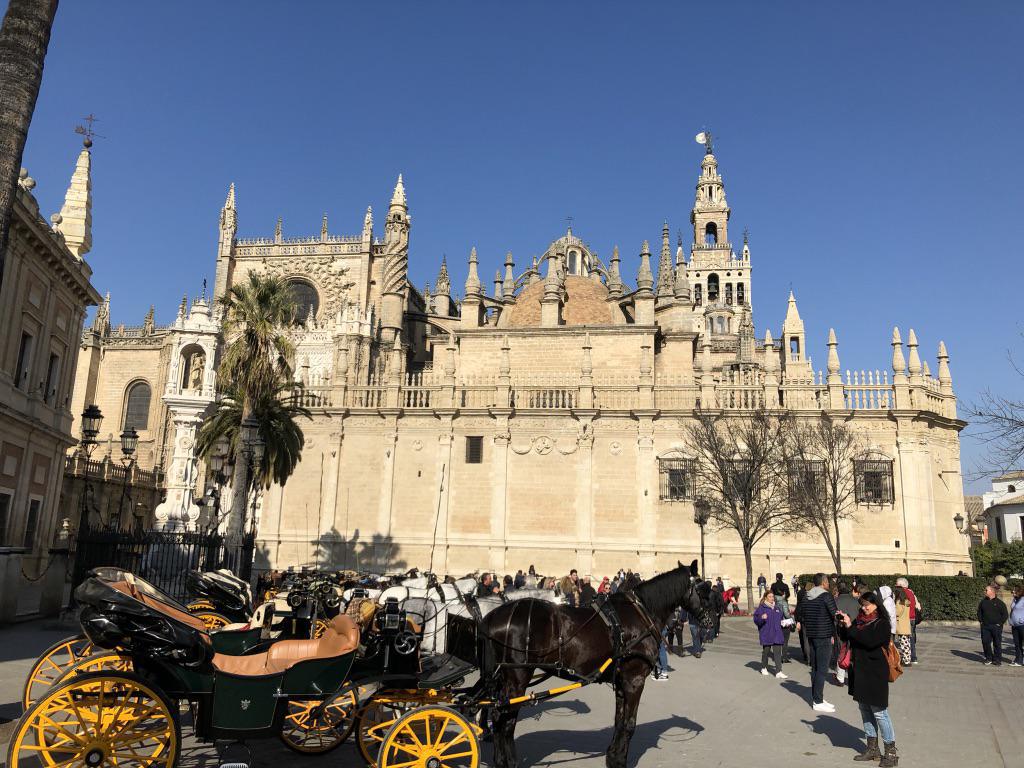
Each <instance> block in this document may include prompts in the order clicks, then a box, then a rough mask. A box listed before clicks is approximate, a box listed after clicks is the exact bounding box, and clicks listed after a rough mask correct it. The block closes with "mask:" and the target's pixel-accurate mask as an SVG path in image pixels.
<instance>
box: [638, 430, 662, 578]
mask: <svg viewBox="0 0 1024 768" xmlns="http://www.w3.org/2000/svg"><path fill="white" fill-rule="evenodd" d="M655 413H656V412H655V411H653V410H652V411H634V412H633V415H634V416H636V417H637V419H638V422H637V441H636V444H637V479H638V481H639V482H638V483H637V508H638V509H639V510H640V531H639V534H640V536H639V539H638V542H637V549H639V550H640V564H639V565H640V572H641V573H642V574H643V575H644V576H645V577H648V578H649V577H650V576H651V575H653V573H654V546H655V542H656V540H657V527H658V526H657V522H658V520H657V514H656V510H655V506H654V500H655V499H656V498H657V494H658V478H657V474H655V475H654V478H653V480H652V478H651V474H652V471H654V472H655V473H656V469H654V470H652V468H654V467H655V461H654V416H655Z"/></svg>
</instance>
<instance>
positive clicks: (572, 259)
mask: <svg viewBox="0 0 1024 768" xmlns="http://www.w3.org/2000/svg"><path fill="white" fill-rule="evenodd" d="M569 274H570V275H578V274H579V254H577V253H576V251H569Z"/></svg>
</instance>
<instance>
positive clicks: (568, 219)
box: [565, 216, 574, 232]
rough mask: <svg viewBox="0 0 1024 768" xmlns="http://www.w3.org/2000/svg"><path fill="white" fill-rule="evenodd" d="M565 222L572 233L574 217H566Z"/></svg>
mask: <svg viewBox="0 0 1024 768" xmlns="http://www.w3.org/2000/svg"><path fill="white" fill-rule="evenodd" d="M565 221H566V224H567V225H568V229H569V231H570V232H572V223H573V221H574V219H573V217H572V216H566V217H565Z"/></svg>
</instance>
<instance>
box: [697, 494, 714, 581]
mask: <svg viewBox="0 0 1024 768" xmlns="http://www.w3.org/2000/svg"><path fill="white" fill-rule="evenodd" d="M710 519H711V502H709V501H708V500H707V499H705V498H704V497H700V498H697V499H695V500H694V502H693V522H695V523H696V524H697V525H699V526H700V575H701V578H702V579H706V578H707V577H708V572H707V569H706V568H705V567H704V526H705V525H707V524H708V520H710Z"/></svg>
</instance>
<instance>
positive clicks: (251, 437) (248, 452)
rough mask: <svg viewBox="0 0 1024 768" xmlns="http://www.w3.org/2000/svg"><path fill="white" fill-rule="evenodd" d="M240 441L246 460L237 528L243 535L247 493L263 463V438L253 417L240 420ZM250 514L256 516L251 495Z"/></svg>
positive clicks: (246, 514)
mask: <svg viewBox="0 0 1024 768" xmlns="http://www.w3.org/2000/svg"><path fill="white" fill-rule="evenodd" d="M239 432H240V435H239V436H240V437H241V440H242V453H243V454H244V455H245V460H246V478H245V486H244V487H245V494H246V495H245V497H244V502H243V505H242V521H241V525H240V526H239V529H240V532H241V533H245V527H246V522H247V518H248V512H249V497H248V494H249V491H250V489H253V490H255V488H256V472H257V470H258V468H259V465H260V464H261V463H262V461H263V449H264V443H263V438H262V437H261V436H260V422H259V419H257V418H256V417H254V416H249V417H248V418H245V419H242V424H241V429H240V430H239ZM252 514H253V517H254V518H255V516H256V499H255V493H254V494H253V502H252Z"/></svg>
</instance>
